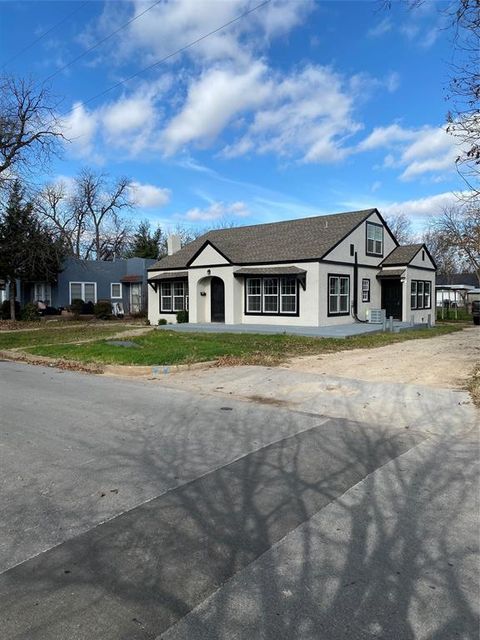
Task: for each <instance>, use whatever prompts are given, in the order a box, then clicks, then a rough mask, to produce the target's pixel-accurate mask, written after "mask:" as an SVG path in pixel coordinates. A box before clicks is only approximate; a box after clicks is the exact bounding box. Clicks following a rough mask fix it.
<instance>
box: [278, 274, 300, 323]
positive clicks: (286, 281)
mask: <svg viewBox="0 0 480 640" xmlns="http://www.w3.org/2000/svg"><path fill="white" fill-rule="evenodd" d="M287 284H288V285H293V289H294V291H293V293H284V292H283V290H284V287H285V286H286V285H287ZM279 292H280V309H279V311H280V315H282V316H290V315H295V314H296V313H297V298H298V283H297V280H296V278H291V277H288V276H284V277H282V278H280V286H279ZM287 298H293V299H294V301H295V305H294V308H293V310H291V309H289V310H288V311H285V310H284V308H283V301H284V300H285V299H287Z"/></svg>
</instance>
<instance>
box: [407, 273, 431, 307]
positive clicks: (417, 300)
mask: <svg viewBox="0 0 480 640" xmlns="http://www.w3.org/2000/svg"><path fill="white" fill-rule="evenodd" d="M431 305H432V283H431V282H430V280H412V282H411V285H410V308H411V309H430V308H431Z"/></svg>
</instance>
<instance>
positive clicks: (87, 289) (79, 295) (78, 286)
mask: <svg viewBox="0 0 480 640" xmlns="http://www.w3.org/2000/svg"><path fill="white" fill-rule="evenodd" d="M72 300H83V301H84V302H93V303H95V302H97V283H96V282H70V304H72Z"/></svg>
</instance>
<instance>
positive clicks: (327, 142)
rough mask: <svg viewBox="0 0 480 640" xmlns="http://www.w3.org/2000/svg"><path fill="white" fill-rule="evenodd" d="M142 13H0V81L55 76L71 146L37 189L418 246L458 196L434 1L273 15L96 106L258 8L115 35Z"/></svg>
mask: <svg viewBox="0 0 480 640" xmlns="http://www.w3.org/2000/svg"><path fill="white" fill-rule="evenodd" d="M153 3H154V0H150V1H147V2H137V1H134V2H123V1H117V0H110V1H108V2H96V1H93V0H91V1H90V0H89V1H87V2H82V1H79V2H62V1H56V2H35V1H29V2H5V1H3V2H1V3H0V10H1V21H0V65H2V64H4V65H5V66H4V67H3V71H4V72H5V71H8V72H11V73H13V74H15V75H20V76H26V75H30V76H32V77H33V78H34V79H35V80H38V81H40V80H43V79H45V78H47V77H49V76H53V77H51V79H50V83H51V85H52V89H53V92H54V93H55V95H56V96H58V98H59V100H60V104H59V113H60V115H61V116H62V118H63V122H64V126H65V131H66V133H67V135H68V137H69V138H70V140H71V142H70V143H69V144H67V145H66V146H65V150H64V155H63V157H62V159H61V160H57V161H55V162H54V163H53V165H52V167H51V172H50V174H49V175H48V176H42V177H41V179H45V180H49V181H54V180H58V179H63V180H66V181H67V182H68V179H69V178H71V177H72V176H74V175H75V173H76V172H77V171H78V170H79V169H80V168H82V167H84V166H90V167H92V168H94V169H98V170H100V171H104V172H107V173H108V174H110V175H111V176H112V177H115V176H120V175H122V176H123V175H126V176H128V177H129V178H130V179H131V180H132V181H133V184H134V189H133V192H132V193H134V195H135V198H136V200H137V202H138V208H137V210H136V211H135V213H134V214H133V215H134V218H135V219H138V220H140V219H144V218H148V219H150V220H151V221H152V222H153V223H154V224H155V223H157V222H159V223H160V224H162V226H164V227H170V228H173V227H174V226H175V225H176V224H177V223H180V224H184V225H192V226H194V227H201V226H209V225H212V224H218V223H219V221H222V220H226V219H228V220H233V221H235V223H236V224H254V223H257V222H270V221H276V220H282V219H289V218H296V217H303V216H309V215H316V214H322V213H334V212H337V211H346V210H354V209H361V208H367V207H372V206H376V207H378V208H379V209H380V211H381V212H383V213H385V214H398V213H401V212H403V213H406V214H407V215H409V216H410V217H411V218H412V221H413V223H414V228H415V229H416V230H417V231H420V230H421V228H422V227H423V226H424V225H425V224H426V223H427V222H428V219H429V218H430V217H431V216H432V215H434V214H435V213H438V211H439V209H440V208H441V207H442V206H443V205H445V204H447V203H448V202H450V201H452V190H458V189H461V184H460V181H459V178H458V176H457V174H456V172H455V168H454V159H455V157H456V155H457V154H458V149H457V148H456V146H455V140H453V139H452V138H451V137H450V136H449V135H448V134H446V133H445V131H444V123H445V117H446V112H447V110H448V104H447V103H446V102H445V86H446V84H447V82H448V75H449V68H448V63H449V61H450V60H451V55H452V54H451V42H450V40H449V32H448V30H447V29H445V28H444V26H445V15H444V14H442V9H443V8H445V6H446V5H445V4H442V3H438V2H437V3H428V2H427V3H425V4H424V5H423V6H422V8H421V9H420V10H417V11H407V10H406V9H405V8H404V7H403V5H402V4H401V3H398V2H396V3H395V2H394V3H393V7H392V9H391V10H390V11H384V10H380V9H379V7H380V3H379V2H372V3H371V2H363V1H356V2H342V1H335V2H314V1H309V0H306V1H301V0H294V1H292V0H288V1H286V0H272V1H271V2H270V3H269V4H267V5H265V6H263V7H261V8H259V9H258V10H256V11H254V12H252V13H251V14H250V15H248V16H246V17H245V18H243V19H241V20H239V21H237V22H235V23H234V24H233V25H231V26H230V27H228V28H226V29H224V30H222V31H219V32H218V33H216V34H214V35H212V36H210V37H208V38H206V39H204V40H202V41H201V42H200V43H199V44H197V45H196V46H193V47H191V48H190V49H188V50H187V51H185V52H183V53H181V54H179V55H176V56H174V57H172V58H170V59H169V60H168V61H166V62H165V63H163V64H160V65H158V66H156V67H154V68H153V69H151V70H149V71H146V72H145V73H142V74H140V75H138V76H137V77H135V78H133V79H131V80H128V81H127V82H124V83H123V84H121V86H119V87H117V88H116V89H114V90H112V91H110V92H108V93H105V94H104V95H102V96H100V97H97V98H94V97H95V96H96V95H97V94H99V93H101V92H104V91H105V90H106V89H108V88H109V87H111V86H113V85H115V84H116V83H118V82H120V81H123V80H125V79H126V78H129V77H130V76H132V75H133V74H136V73H137V72H139V71H140V70H141V69H143V68H144V67H147V66H148V65H151V64H153V63H155V62H157V61H158V60H160V59H162V58H163V57H165V56H167V55H169V54H171V53H173V52H174V51H176V50H177V49H179V48H181V47H183V46H184V45H186V44H187V43H189V42H192V41H193V40H195V39H197V38H199V37H201V36H203V35H205V34H207V33H209V32H210V31H212V30H214V29H216V28H217V27H219V26H221V25H222V24H224V23H226V22H229V21H230V20H232V19H234V18H235V17H237V16H239V15H240V14H242V13H244V12H245V11H247V10H248V9H249V8H252V7H254V6H256V5H257V4H259V3H260V0H256V1H252V0H250V1H247V0H177V1H176V2H168V1H163V0H162V2H160V3H157V5H156V6H155V7H154V8H152V9H150V10H148V11H147V12H146V13H145V14H144V15H143V16H141V17H139V18H138V19H136V20H133V21H132V22H131V23H130V24H129V25H128V26H127V27H125V28H121V27H122V25H124V24H125V23H126V22H127V21H129V20H131V19H132V18H134V17H135V16H137V15H138V14H140V13H141V12H143V11H145V10H146V9H148V8H149V7H150V6H151V5H152V4H153ZM64 18H66V19H65V20H64V21H63V23H62V24H61V25H59V26H58V27H57V28H54V29H52V30H51V31H50V32H49V33H48V34H47V35H46V36H45V37H42V38H41V39H40V40H39V41H38V42H36V43H35V44H33V46H31V47H29V48H28V49H27V50H25V51H23V52H22V49H24V48H25V47H27V46H28V45H30V44H31V43H32V42H33V41H34V40H35V39H37V38H39V36H41V35H42V34H43V33H44V32H45V31H46V30H48V29H50V28H51V27H52V26H54V25H55V24H57V23H58V22H59V21H61V20H63V19H64ZM117 29H119V31H118V33H117V34H116V35H114V36H112V37H110V38H108V39H107V40H106V41H105V42H104V43H103V44H102V45H101V46H98V47H96V48H95V49H93V50H92V51H91V52H90V53H88V54H86V55H82V57H81V58H80V59H79V60H77V61H76V62H74V63H73V64H70V65H69V66H67V67H66V68H64V67H65V66H66V65H68V64H69V63H70V62H71V61H72V60H73V59H75V58H76V57H77V56H80V55H81V54H83V53H84V52H85V51H86V50H87V49H88V48H89V47H92V46H94V45H95V44H96V43H97V42H98V41H100V40H101V39H103V38H105V37H107V36H109V35H110V34H112V33H113V32H114V31H115V30H117ZM5 63H6V64H5ZM92 98H94V99H92Z"/></svg>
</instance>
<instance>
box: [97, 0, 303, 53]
mask: <svg viewBox="0 0 480 640" xmlns="http://www.w3.org/2000/svg"><path fill="white" fill-rule="evenodd" d="M112 4H115V8H114V9H113V10H112V7H111V6H110V5H112ZM105 5H106V6H105V9H104V11H103V14H102V16H101V17H100V18H99V19H98V20H97V24H96V25H94V26H93V27H92V26H90V27H89V28H88V29H86V36H85V37H86V38H87V41H88V40H90V39H91V38H92V33H96V35H97V39H98V38H99V37H102V36H105V34H107V33H110V32H111V31H113V30H114V29H115V28H118V26H119V22H120V21H119V18H118V12H117V8H116V3H108V2H107V3H105ZM127 7H128V9H127V14H128V15H125V13H122V18H121V22H122V23H124V22H126V21H127V20H128V19H129V18H130V19H131V18H132V17H134V16H136V15H139V14H140V13H142V12H143V11H144V10H145V9H146V8H147V7H146V5H145V2H143V1H142V0H134V1H133V2H131V3H130V4H129V5H127ZM313 7H314V2H313V0H304V1H303V2H291V1H290V0H275V1H274V2H271V3H270V4H268V5H266V6H265V7H262V8H260V9H258V10H257V11H255V12H252V13H250V14H249V15H248V17H246V18H245V19H242V20H239V21H238V22H235V23H233V24H232V25H231V26H229V27H227V28H225V29H222V30H221V31H218V32H217V33H213V34H212V35H210V36H209V37H208V38H205V39H204V40H202V41H201V42H198V43H197V44H196V45H195V46H194V47H193V48H192V49H189V50H187V51H186V52H185V53H184V55H186V56H189V57H190V58H191V59H193V61H194V62H195V63H198V62H201V63H215V62H218V61H220V60H222V61H225V60H230V61H232V60H235V61H237V62H241V63H242V64H245V63H247V62H248V60H249V59H250V58H251V56H252V53H253V52H254V51H258V50H259V49H261V48H263V47H265V46H266V44H268V42H269V40H270V39H272V38H276V37H279V36H282V35H283V34H285V33H288V32H289V31H290V30H291V29H293V28H294V27H295V26H296V25H298V24H299V23H300V22H301V21H302V20H303V18H304V16H305V15H306V14H307V13H309V12H310V11H312V9H313ZM251 8H252V4H251V2H250V0H228V1H221V2H219V1H218V0H203V1H202V2H198V0H175V1H174V2H172V1H167V0H166V1H164V2H160V3H158V4H157V5H156V6H155V7H154V8H153V9H151V10H150V11H148V12H147V13H145V15H143V16H141V17H140V18H138V19H137V20H135V21H134V22H132V23H131V25H130V26H129V27H128V28H127V29H125V30H123V31H122V32H121V33H120V34H119V36H118V37H117V38H116V39H115V43H114V45H115V46H114V48H113V43H112V48H111V49H110V52H111V54H112V55H111V57H110V58H109V59H110V60H113V61H114V62H115V61H118V62H121V61H123V60H125V59H128V58H129V57H131V56H132V55H133V54H135V55H137V56H138V55H140V56H143V58H144V60H143V61H144V62H152V61H153V60H157V59H159V58H162V57H164V56H166V55H169V54H171V53H172V52H173V51H176V50H177V49H180V48H182V47H185V45H187V44H189V43H190V42H193V41H195V40H197V39H199V38H201V37H202V36H204V35H206V34H207V33H210V32H212V31H214V30H215V29H217V28H218V27H220V26H221V25H223V24H226V23H228V22H230V21H232V20H234V19H235V18H237V17H238V16H240V15H241V14H243V13H245V12H246V11H248V10H249V9H251Z"/></svg>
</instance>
